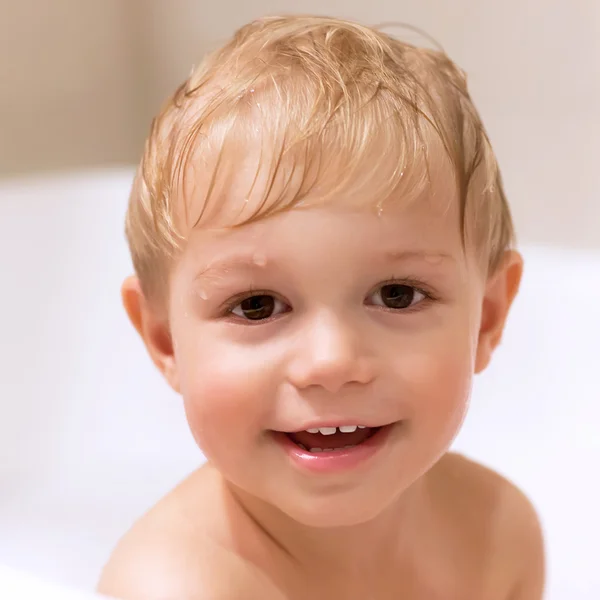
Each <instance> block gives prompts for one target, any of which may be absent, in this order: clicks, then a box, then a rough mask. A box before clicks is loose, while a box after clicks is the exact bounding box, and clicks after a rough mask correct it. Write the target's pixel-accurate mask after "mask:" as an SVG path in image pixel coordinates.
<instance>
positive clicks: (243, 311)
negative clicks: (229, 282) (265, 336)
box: [230, 294, 287, 321]
mask: <svg viewBox="0 0 600 600" xmlns="http://www.w3.org/2000/svg"><path fill="white" fill-rule="evenodd" d="M286 308H287V307H286V305H285V304H284V303H283V302H282V301H281V300H278V299H277V298H275V297H274V296H271V295H270V294H255V295H254V296H248V297H247V298H245V299H244V300H242V301H241V302H239V303H238V304H236V305H235V306H234V307H233V308H232V309H231V310H230V312H231V314H233V315H236V316H237V317H240V318H241V319H244V320H246V321H264V320H266V319H269V318H271V317H273V316H276V315H278V314H281V313H283V312H285V311H286Z"/></svg>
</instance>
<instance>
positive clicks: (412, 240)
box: [180, 198, 465, 276]
mask: <svg viewBox="0 0 600 600" xmlns="http://www.w3.org/2000/svg"><path fill="white" fill-rule="evenodd" d="M394 256H401V257H402V259H411V262H414V261H416V260H421V261H426V262H427V261H434V262H435V261H437V260H438V259H439V258H440V256H445V257H447V258H450V259H452V260H453V261H454V262H463V259H464V257H465V254H464V249H463V245H462V237H461V234H460V227H459V215H458V210H457V209H456V207H455V206H453V205H448V204H447V203H442V202H439V201H437V200H436V199H434V198H422V199H421V200H420V201H419V202H413V203H410V204H404V205H403V204H396V205H393V204H390V206H389V207H388V208H386V209H384V210H383V211H382V212H381V213H379V212H378V211H374V210H372V209H371V208H370V207H364V206H363V207H361V206H352V205H349V204H345V203H337V204H334V203H329V204H325V205H321V206H301V207H295V208H292V209H290V210H288V211H285V212H282V213H280V214H277V215H275V216H272V217H269V218H265V219H262V220H259V221H256V222H253V223H250V224H247V225H243V226H241V227H236V228H229V227H223V228H221V227H214V228H209V227H203V228H198V229H196V230H194V231H193V232H192V233H191V235H190V237H189V240H188V244H187V246H186V249H185V251H184V255H183V257H182V258H183V260H182V261H181V262H180V266H182V267H184V268H185V266H186V265H187V266H189V267H190V268H191V269H192V270H195V271H197V272H202V273H205V272H212V271H215V272H217V273H218V274H219V276H220V275H222V274H223V272H224V271H225V272H229V271H231V270H235V269H236V268H238V267H240V268H242V267H243V268H246V267H248V266H250V267H252V263H255V265H258V266H264V265H263V263H264V264H268V265H269V266H277V265H279V266H283V267H284V269H285V270H287V268H294V269H295V268H296V267H299V268H302V267H307V268H309V269H317V270H319V269H320V268H321V267H323V266H324V264H325V263H326V262H338V263H339V267H340V269H347V266H348V264H357V263H359V262H362V263H363V265H367V264H370V261H378V260H383V259H384V258H393V257H394ZM413 259H414V260H413ZM348 261H350V262H348ZM252 268H254V267H252Z"/></svg>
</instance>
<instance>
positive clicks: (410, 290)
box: [373, 283, 425, 310]
mask: <svg viewBox="0 0 600 600" xmlns="http://www.w3.org/2000/svg"><path fill="white" fill-rule="evenodd" d="M373 297H374V302H373V304H375V305H377V306H385V307H386V308H393V309H396V310H400V309H403V308H408V307H410V306H412V305H414V304H417V303H418V302H421V301H422V300H423V299H424V298H425V294H423V292H420V291H419V290H417V289H416V288H414V287H412V286H410V285H403V284H401V283H391V284H387V285H383V286H381V288H379V291H377V292H375V293H374V294H373Z"/></svg>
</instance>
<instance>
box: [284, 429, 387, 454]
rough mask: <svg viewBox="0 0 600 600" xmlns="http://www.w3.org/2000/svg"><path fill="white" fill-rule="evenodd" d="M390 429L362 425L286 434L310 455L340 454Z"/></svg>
mask: <svg viewBox="0 0 600 600" xmlns="http://www.w3.org/2000/svg"><path fill="white" fill-rule="evenodd" d="M388 427H391V425H384V426H382V427H365V426H362V425H358V426H357V425H342V426H340V427H319V428H316V429H309V430H306V431H296V432H292V433H286V434H285V435H287V437H288V438H289V439H290V440H291V441H292V442H294V444H296V446H298V447H299V448H301V449H302V450H304V451H306V452H310V453H311V454H315V453H319V452H341V451H343V450H348V449H350V448H354V447H356V446H360V445H361V444H363V443H364V442H366V441H367V440H368V439H370V438H372V437H373V436H374V435H376V434H377V433H379V432H380V431H382V430H384V429H386V428H388Z"/></svg>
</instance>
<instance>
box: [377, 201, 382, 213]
mask: <svg viewBox="0 0 600 600" xmlns="http://www.w3.org/2000/svg"><path fill="white" fill-rule="evenodd" d="M382 214H383V203H382V202H379V203H378V204H377V216H378V217H381V215H382Z"/></svg>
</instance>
